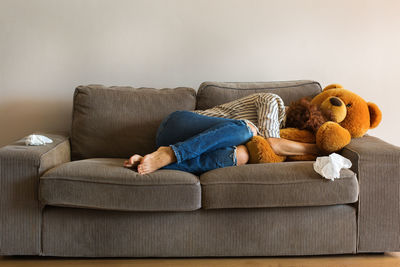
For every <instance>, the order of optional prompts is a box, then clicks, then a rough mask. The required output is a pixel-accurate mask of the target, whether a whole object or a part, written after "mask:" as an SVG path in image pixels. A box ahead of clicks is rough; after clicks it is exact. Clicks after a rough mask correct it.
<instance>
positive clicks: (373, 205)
mask: <svg viewBox="0 0 400 267" xmlns="http://www.w3.org/2000/svg"><path fill="white" fill-rule="evenodd" d="M342 155H343V156H344V157H346V158H349V159H350V160H351V161H352V163H353V167H352V169H353V171H354V172H356V173H357V176H358V181H359V186H360V195H359V201H358V242H357V243H358V246H357V247H358V252H385V251H399V250H400V242H399V240H400V195H399V188H400V148H399V147H397V146H394V145H391V144H388V143H386V142H384V141H382V140H380V139H379V138H376V137H372V136H364V137H362V138H356V139H353V140H352V141H351V143H350V144H349V145H348V146H346V147H345V148H344V149H343V153H342Z"/></svg>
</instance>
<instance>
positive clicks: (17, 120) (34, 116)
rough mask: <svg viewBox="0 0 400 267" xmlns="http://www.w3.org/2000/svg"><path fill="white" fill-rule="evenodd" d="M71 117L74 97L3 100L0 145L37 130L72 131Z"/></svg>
mask: <svg viewBox="0 0 400 267" xmlns="http://www.w3.org/2000/svg"><path fill="white" fill-rule="evenodd" d="M71 121H72V102H71V101H48V102H46V101H35V100H25V101H24V100H18V101H10V102H6V103H0V129H1V130H0V147H2V146H5V145H8V144H10V143H12V142H14V141H17V140H19V139H21V138H22V137H24V136H26V135H29V134H32V133H37V132H41V133H43V132H48V133H59V134H69V130H70V128H71Z"/></svg>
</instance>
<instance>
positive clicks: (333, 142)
mask: <svg viewBox="0 0 400 267" xmlns="http://www.w3.org/2000/svg"><path fill="white" fill-rule="evenodd" d="M350 140H351V135H350V133H349V131H348V130H346V129H345V128H343V127H342V126H340V125H339V124H338V123H336V122H331V121H328V122H326V123H324V124H323V125H322V126H321V127H320V128H319V129H318V131H317V135H316V143H317V146H318V148H319V149H320V150H321V152H322V153H332V152H336V151H339V150H341V149H342V148H344V147H345V146H346V145H348V144H349V143H350Z"/></svg>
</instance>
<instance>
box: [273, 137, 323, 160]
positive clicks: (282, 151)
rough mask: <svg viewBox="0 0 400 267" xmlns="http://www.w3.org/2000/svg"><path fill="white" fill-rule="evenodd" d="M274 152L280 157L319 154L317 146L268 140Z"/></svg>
mask: <svg viewBox="0 0 400 267" xmlns="http://www.w3.org/2000/svg"><path fill="white" fill-rule="evenodd" d="M266 139H267V141H268V143H269V144H270V146H271V148H272V150H274V152H275V153H276V154H277V155H280V156H296V155H306V154H314V155H317V154H318V148H317V145H316V144H308V143H301V142H295V141H291V140H287V139H283V138H266Z"/></svg>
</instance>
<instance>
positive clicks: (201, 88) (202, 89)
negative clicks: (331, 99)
mask: <svg viewBox="0 0 400 267" xmlns="http://www.w3.org/2000/svg"><path fill="white" fill-rule="evenodd" d="M279 82H284V81H276V83H279ZM309 84H317V85H319V88H320V89H321V91H322V87H321V84H320V83H319V82H317V81H310V82H305V83H301V84H297V85H289V86H271V87H261V88H232V87H227V86H220V85H213V84H207V85H205V86H204V87H200V89H199V90H198V92H197V95H198V96H199V95H202V94H203V91H204V90H205V89H206V88H207V87H209V86H214V87H218V88H221V89H229V90H266V89H283V88H291V87H298V86H304V85H309Z"/></svg>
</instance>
